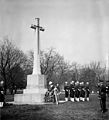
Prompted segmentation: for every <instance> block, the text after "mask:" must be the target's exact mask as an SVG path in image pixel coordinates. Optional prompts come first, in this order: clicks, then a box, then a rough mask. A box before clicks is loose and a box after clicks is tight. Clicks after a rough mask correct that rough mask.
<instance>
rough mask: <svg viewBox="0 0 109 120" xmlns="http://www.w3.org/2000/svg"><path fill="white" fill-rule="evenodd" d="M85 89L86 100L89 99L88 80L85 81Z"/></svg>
mask: <svg viewBox="0 0 109 120" xmlns="http://www.w3.org/2000/svg"><path fill="white" fill-rule="evenodd" d="M85 91H86V95H85V98H86V101H89V95H90V90H89V82H86V86H85Z"/></svg>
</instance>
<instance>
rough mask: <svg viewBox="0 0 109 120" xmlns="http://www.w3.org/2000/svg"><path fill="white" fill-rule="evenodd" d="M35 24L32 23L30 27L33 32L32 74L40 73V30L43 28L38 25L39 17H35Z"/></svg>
mask: <svg viewBox="0 0 109 120" xmlns="http://www.w3.org/2000/svg"><path fill="white" fill-rule="evenodd" d="M35 20H37V24H32V25H31V28H32V29H34V32H35V36H34V37H35V39H36V38H37V39H36V40H35V43H34V62H33V74H41V69H40V31H44V28H42V27H41V26H40V23H39V22H40V19H39V18H35Z"/></svg>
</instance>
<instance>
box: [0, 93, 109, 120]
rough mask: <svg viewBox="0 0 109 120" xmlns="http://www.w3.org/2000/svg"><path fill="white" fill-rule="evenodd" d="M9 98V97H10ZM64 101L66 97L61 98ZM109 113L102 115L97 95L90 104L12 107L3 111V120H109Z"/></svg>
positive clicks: (69, 103)
mask: <svg viewBox="0 0 109 120" xmlns="http://www.w3.org/2000/svg"><path fill="white" fill-rule="evenodd" d="M8 97H9V96H8ZM60 99H61V100H63V99H64V95H61V96H60ZM107 108H108V112H106V113H101V111H100V105H99V100H98V98H97V95H91V98H90V101H89V102H74V103H72V102H70V101H68V102H63V103H60V104H59V105H56V104H44V105H12V104H8V105H7V106H5V107H4V108H2V109H1V111H0V112H1V120H109V98H107Z"/></svg>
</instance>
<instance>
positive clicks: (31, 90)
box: [14, 18, 47, 104]
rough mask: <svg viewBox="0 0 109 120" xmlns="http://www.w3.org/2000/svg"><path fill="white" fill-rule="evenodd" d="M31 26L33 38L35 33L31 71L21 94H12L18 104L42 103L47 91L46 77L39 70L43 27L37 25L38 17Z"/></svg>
mask: <svg viewBox="0 0 109 120" xmlns="http://www.w3.org/2000/svg"><path fill="white" fill-rule="evenodd" d="M31 28H32V29H34V31H35V36H34V37H35V38H36V35H37V41H36V40H35V44H34V45H35V46H34V63H33V73H32V75H28V76H27V86H26V89H24V90H23V94H16V95H15V96H14V102H15V103H18V104H38V103H44V97H45V93H46V91H47V89H46V79H45V76H44V75H41V70H40V41H39V31H44V29H43V28H42V27H40V26H39V18H37V25H31ZM36 30H37V33H36Z"/></svg>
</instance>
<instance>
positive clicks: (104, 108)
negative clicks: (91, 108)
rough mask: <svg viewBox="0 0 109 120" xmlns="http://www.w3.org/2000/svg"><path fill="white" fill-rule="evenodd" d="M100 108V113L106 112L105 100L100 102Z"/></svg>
mask: <svg viewBox="0 0 109 120" xmlns="http://www.w3.org/2000/svg"><path fill="white" fill-rule="evenodd" d="M100 106H101V109H102V112H105V111H106V99H101V100H100Z"/></svg>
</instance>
